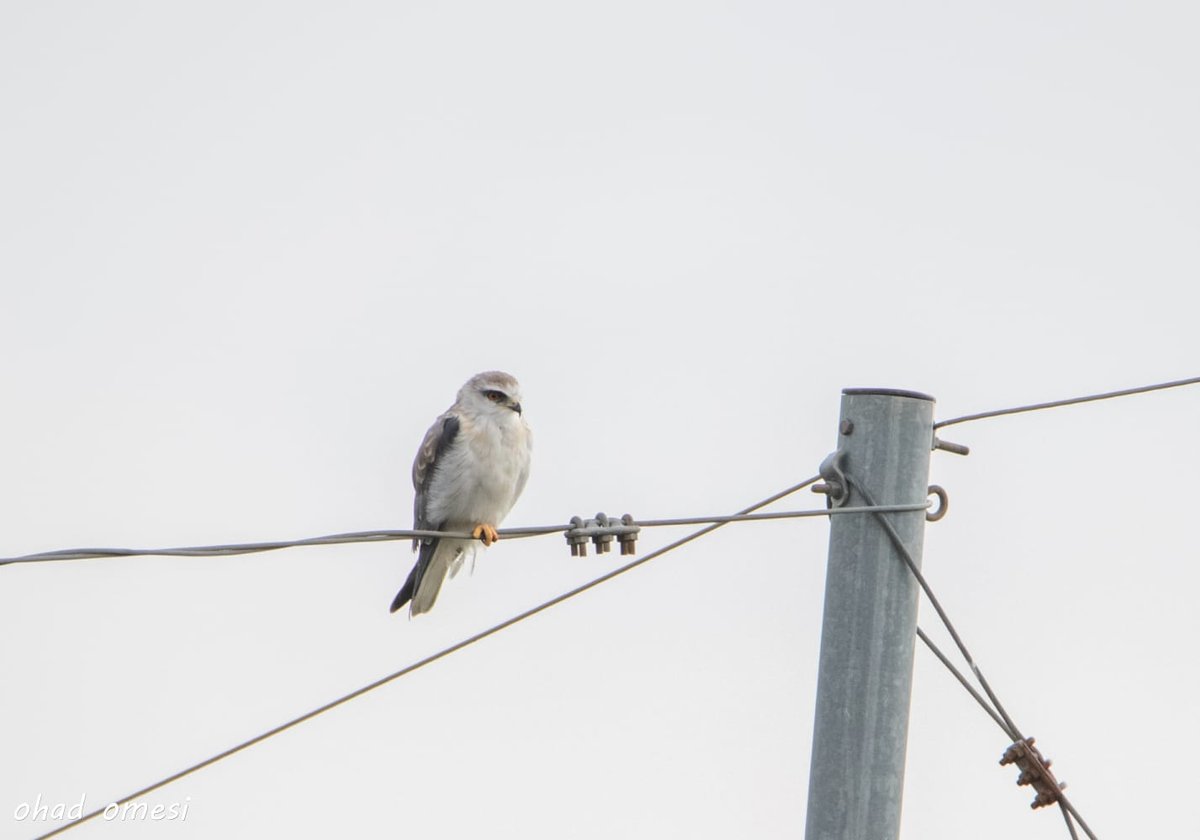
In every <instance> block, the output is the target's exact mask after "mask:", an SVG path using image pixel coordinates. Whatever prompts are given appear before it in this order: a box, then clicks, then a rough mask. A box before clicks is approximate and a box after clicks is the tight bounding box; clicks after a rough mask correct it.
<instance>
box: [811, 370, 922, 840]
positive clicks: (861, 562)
mask: <svg viewBox="0 0 1200 840" xmlns="http://www.w3.org/2000/svg"><path fill="white" fill-rule="evenodd" d="M932 443H933V398H932V397H929V396H926V395H925V394H918V393H914V392H912V391H895V390H889V389H879V388H848V389H846V390H844V391H843V392H842V415H841V421H840V424H839V434H838V453H837V454H835V456H833V458H836V463H837V466H838V467H840V468H841V470H843V471H844V473H845V475H846V476H847V477H848V478H849V482H848V483H850V484H851V485H853V484H854V483H857V486H858V487H865V488H866V490H867V492H868V493H869V494H870V496H871V498H872V500H873V501H874V503H875V504H879V505H896V504H916V503H920V502H923V501H924V500H925V498H926V495H927V490H928V482H929V453H930V448H931V446H932ZM831 460H832V459H831ZM827 479H829V477H828V476H827ZM829 484H830V485H831V486H830V489H831V490H832V491H833V492H834V494H836V493H837V491H838V489H839V488H838V487H837V486H836V485H837V482H836V481H834V480H830V481H829ZM842 489H843V490H844V492H845V493H848V496H845V495H844V496H842V497H841V499H839V503H847V504H850V505H866V504H867V501H866V499H865V498H864V497H863V494H862V493H860V492H859V491H858V489H857V487H854V486H850V487H844V488H842ZM882 515H883V516H887V517H889V518H890V521H891V522H892V524H893V525H894V526H895V528H896V530H897V531H898V532H899V534H900V536H901V537H902V538H903V540H904V543H905V545H907V546H908V549H909V551H911V552H912V555H913V559H914V560H916V562H917V563H918V564H919V563H920V562H921V544H922V540H923V538H924V536H925V513H924V512H923V511H913V512H911V513H910V512H901V513H885V514H882ZM829 518H830V520H831V524H830V536H829V566H828V571H827V573H826V580H825V617H824V621H823V624H822V628H821V659H820V666H819V669H818V675H817V707H816V725H815V728H814V732H813V747H812V770H811V776H810V778H809V785H808V817H807V822H806V825H805V833H804V836H805V840H896V838H897V837H898V836H899V832H900V799H901V794H902V792H903V789H904V753H905V748H906V746H907V742H908V707H909V701H910V699H911V691H912V667H913V645H914V643H915V631H916V626H917V594H918V591H919V590H918V587H917V582H916V580H914V579H913V576H912V573H911V572H910V571H909V569H908V567H907V566H906V565H905V564H904V560H903V559H902V558H901V557H900V555H899V554H898V553H897V551H896V548H895V546H893V545H892V543H891V541H890V540H889V539H888V536H887V533H886V532H885V531H884V529H883V526H882V525H881V524H880V523H879V522H877V521H876V519H875V514H869V513H867V514H849V515H846V516H831V517H829Z"/></svg>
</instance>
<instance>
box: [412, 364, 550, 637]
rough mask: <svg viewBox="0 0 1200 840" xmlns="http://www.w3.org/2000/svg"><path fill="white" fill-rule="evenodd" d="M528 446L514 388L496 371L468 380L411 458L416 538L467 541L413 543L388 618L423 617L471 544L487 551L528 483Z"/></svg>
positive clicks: (526, 428)
mask: <svg viewBox="0 0 1200 840" xmlns="http://www.w3.org/2000/svg"><path fill="white" fill-rule="evenodd" d="M532 445H533V436H532V434H531V432H530V431H529V424H528V423H526V422H525V417H524V415H523V414H522V413H521V386H520V385H519V384H518V383H517V380H516V379H514V378H513V377H512V376H510V375H509V374H507V373H501V372H500V371H496V370H492V371H487V372H486V373H478V374H476V375H475V376H472V377H471V378H470V379H468V380H467V384H466V385H463V386H462V388H461V389H460V390H459V392H458V399H456V400H455V401H454V405H452V406H450V408H449V409H448V410H447V411H446V413H445V414H443V415H442V416H441V417H439V418H438V419H437V420H435V421H434V423H433V426H431V427H430V429H429V431H428V432H426V433H425V439H424V440H423V441H421V448H420V449H418V450H417V458H416V460H415V461H414V462H413V469H412V477H413V487H414V488H415V489H416V491H417V495H416V500H415V502H414V504H413V518H414V519H415V520H416V525H415V526H414V527H415V529H416V530H419V531H425V530H428V531H459V532H467V533H471V534H473V535H474V536H475V539H474V540H462V539H446V538H426V539H417V540H413V550H414V551H417V552H418V554H417V564H416V565H415V566H413V569H412V571H411V572H410V573H409V575H408V580H407V581H405V582H404V586H403V587H402V588H401V589H400V591H399V592H398V593H397V594H396V599H395V600H394V601H392V612H395V611H396V610H398V609H400V608H401V607H403V606H404V605H405V604H407V603H409V602H410V601H411V602H412V605H411V606H410V607H409V614H410V615H420V614H421V613H423V612H429V610H430V608H432V607H433V603H434V601H436V600H437V596H438V592H439V591H440V590H441V588H442V581H444V580H445V579H446V575H447V574H449V575H450V576H451V577H453V576H454V575H455V574H457V573H458V570H459V568H460V567H461V566H462V563H463V560H465V559H466V557H467V556H468V555H471V556H474V552H475V550H476V547H477V545H478V543H477V542H476V541H475V540H481V541H482V542H483V544H484V545H485V546H489V545H491V544H492V543H493V542H495V541H496V540H497V539H499V535H498V534H497V533H496V526H497V525H499V524H500V522H501V521H502V520H503V519H504V517H505V516H507V515H508V512H509V511H510V510H512V506H513V505H514V504H515V503H516V501H517V497H518V496H520V495H521V491H522V490H523V489H525V480H526V479H527V478H529V456H530V450H531V448H532Z"/></svg>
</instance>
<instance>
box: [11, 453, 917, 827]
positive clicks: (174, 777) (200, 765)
mask: <svg viewBox="0 0 1200 840" xmlns="http://www.w3.org/2000/svg"><path fill="white" fill-rule="evenodd" d="M818 480H820V476H813V477H812V478H810V479H807V480H806V481H802V482H800V483H799V484H796V485H793V486H791V487H789V488H787V489H786V490H781V491H780V492H778V493H776V494H774V495H772V496H768V497H767V498H766V499H763V500H762V501H761V502H757V503H755V504H753V505H750V506H749V507H747V508H744V509H742V510H740V511H738V512H737V513H736V514H734V516H732V517H723V518H724V519H725V520H726V521H721V522H713V523H712V524H710V525H708V526H706V527H704V528H701V529H700V530H698V531H693V532H692V533H690V534H688V535H687V536H684V537H681V538H680V539H677V540H675V542H673V543H668V544H667V545H665V546H663V547H662V548H658V549H655V550H654V551H651V552H650V553H649V554H646V555H643V556H642V557H639V558H638V559H636V560H634V561H632V562H630V563H626V564H625V565H624V566H620V567H619V568H616V569H613V570H612V571H611V572H607V573H605V574H603V575H601V576H600V577H598V578H594V579H593V580H590V581H588V582H587V583H585V584H583V585H581V586H577V587H575V588H574V589H572V590H570V591H569V592H564V593H563V594H561V595H558V596H556V597H554V598H551V599H550V600H549V601H545V602H543V603H541V604H539V605H538V606H536V607H533V608H532V609H528V610H526V611H525V612H523V613H520V614H518V615H515V616H513V617H512V618H509V619H507V620H505V621H502V622H500V623H499V624H496V625H493V626H492V627H489V628H488V629H487V630H483V631H481V632H479V633H476V634H475V635H474V636H470V637H468V638H466V639H463V640H462V641H460V642H456V643H455V644H453V645H451V646H450V647H447V648H443V649H442V650H440V651H438V652H437V653H434V654H432V655H430V656H427V657H425V658H424V659H421V660H419V661H418V662H414V663H413V664H411V665H407V666H405V667H404V668H401V669H400V670H399V671H395V672H394V673H391V674H389V675H387V676H386V677H382V678H380V679H378V680H376V681H375V682H373V683H370V684H368V685H365V686H363V687H362V688H359V689H356V690H355V691H352V692H350V693H349V694H345V695H342V696H341V697H339V698H337V699H336V700H332V701H330V702H328V703H326V704H325V705H323V706H320V707H318V708H316V709H313V710H312V711H310V712H305V713H304V714H302V715H300V716H299V717H295V718H292V719H291V720H289V721H287V722H286V723H282V724H280V725H279V726H276V727H274V728H272V729H268V730H267V731H266V732H263V733H261V734H259V735H255V736H254V737H253V738H250V739H249V740H246V741H243V742H241V743H240V744H237V745H236V746H233V747H230V748H229V749H227V750H224V751H222V752H220V753H217V754H216V755H214V756H211V757H209V758H206V759H204V760H203V761H200V762H197V763H195V764H193V765H191V766H189V767H186V768H184V769H183V770H180V771H179V772H177V773H172V774H171V775H170V776H167V777H165V778H162V779H160V780H158V781H157V782H154V783H153V784H150V785H147V786H146V787H144V788H141V789H140V790H137V791H134V792H133V793H130V794H128V795H126V796H123V797H121V798H120V799H117V800H113V801H112V802H109V803H106V804H105V808H107V807H111V806H112V805H118V806H119V805H123V804H125V803H126V802H131V801H133V800H135V799H138V798H140V797H142V796H145V795H146V794H148V793H153V792H154V791H156V790H158V789H159V788H162V787H165V786H167V785H169V784H171V783H172V782H175V781H178V780H179V779H182V778H183V777H184V776H188V775H191V774H192V773H195V772H196V771H197V770H202V769H204V768H205V767H208V766H209V765H212V764H216V763H217V762H218V761H221V760H222V759H226V758H229V757H230V756H232V755H235V754H236V753H239V752H241V751H242V750H245V749H248V748H249V747H252V746H254V745H255V744H259V743H261V742H263V741H265V740H267V739H268V738H271V737H272V736H275V735H278V734H280V733H281V732H285V731H287V730H288V729H291V728H292V727H294V726H298V725H299V724H301V723H304V722H305V721H308V720H312V719H313V718H315V717H316V716H317V715H320V714H323V713H325V712H328V711H330V710H332V709H335V708H337V707H338V706H341V705H342V704H343V703H348V702H350V701H351V700H353V699H355V698H357V697H361V696H362V695H364V694H366V693H367V692H369V691H373V690H375V689H377V688H379V687H381V686H384V685H387V684H388V683H390V682H392V681H393V680H397V679H399V678H400V677H403V676H405V675H406V674H411V673H412V672H413V671H416V670H418V669H420V668H423V667H425V666H426V665H429V664H431V663H433V662H436V661H437V660H439V659H442V658H444V657H446V656H449V655H450V654H452V653H454V652H456V651H459V650H462V649H463V648H466V647H470V646H471V645H473V644H475V643H476V642H479V641H482V640H483V639H486V638H488V637H489V636H493V635H495V634H496V633H499V632H500V631H501V630H504V629H506V628H508V627H511V626H513V625H514V624H517V623H519V622H521V621H524V620H525V619H527V618H530V617H532V616H534V615H537V614H538V613H540V612H543V611H544V610H547V609H549V608H550V607H553V606H556V605H557V604H561V603H562V602H563V601H566V600H568V599H570V598H574V597H575V596H576V595H580V594H582V593H584V592H586V591H588V590H589V589H592V588H593V587H596V586H599V585H600V584H601V583H605V582H606V581H609V580H612V579H613V578H615V577H617V576H618V575H622V574H624V573H625V572H628V571H630V570H631V569H635V568H637V567H638V566H641V565H642V564H644V563H648V562H650V561H651V560H653V559H654V558H656V557H661V556H662V555H663V554H666V553H667V552H668V551H672V550H674V549H676V548H679V547H680V546H682V545H685V544H687V543H689V542H691V541H692V540H694V539H697V538H699V537H702V536H704V535H705V534H709V533H711V532H713V531H715V530H717V529H718V528H720V527H722V526H723V525H725V524H726V522H727V521H736V517H741V516H747V515H749V514H751V513H753V512H754V511H756V510H758V509H759V508H763V507H766V506H767V505H769V504H771V503H773V502H777V501H779V500H780V499H782V498H784V497H785V496H789V495H791V494H792V493H795V492H797V491H798V490H803V489H804V488H805V487H808V486H810V485H812V484H815V483H816V482H817V481H818ZM920 507H921V506H917V509H920ZM908 508H909V509H913V506H911V505H910V506H908ZM823 512H827V511H823ZM105 808H97V809H96V810H93V811H89V812H88V813H86V814H84V815H82V816H80V817H78V818H76V819H74V820H72V821H70V822H68V823H65V824H64V825H61V826H59V827H58V828H55V829H54V830H53V831H48V832H46V833H45V834H40V835H38V836H37V837H36V838H34V840H46V838H49V837H54V836H56V835H58V834H61V833H63V832H64V831H66V830H68V829H70V828H74V827H75V826H77V825H80V824H82V823H85V822H87V821H89V820H92V819H95V818H96V817H97V816H99V815H100V814H102V813H104V810H105Z"/></svg>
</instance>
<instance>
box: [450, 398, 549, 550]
mask: <svg viewBox="0 0 1200 840" xmlns="http://www.w3.org/2000/svg"><path fill="white" fill-rule="evenodd" d="M460 424H461V425H460V428H459V432H458V436H457V437H456V438H455V440H454V443H453V444H452V445H451V446H450V447H449V449H448V450H447V451H446V452H444V453H442V455H441V457H439V458H438V464H437V468H436V470H435V472H434V475H433V477H432V481H431V484H430V488H429V502H428V508H427V510H428V514H429V519H430V521H432V522H444V523H446V528H447V530H456V529H459V528H467V527H473V526H475V525H478V524H480V523H488V524H491V525H496V524H498V523H500V522H501V520H503V519H504V517H505V516H507V515H508V512H509V511H510V510H512V506H513V505H514V504H515V503H516V501H517V496H518V495H519V494H520V491H521V488H522V487H523V485H524V481H525V476H526V475H528V472H529V458H530V444H531V435H530V433H529V428H528V426H527V425H526V424H525V421H524V419H523V418H522V417H521V416H520V415H518V414H516V413H513V414H512V416H511V417H504V418H502V420H500V421H497V420H495V419H492V418H489V417H484V418H473V417H470V416H463V417H461V418H460Z"/></svg>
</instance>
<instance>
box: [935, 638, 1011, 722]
mask: <svg viewBox="0 0 1200 840" xmlns="http://www.w3.org/2000/svg"><path fill="white" fill-rule="evenodd" d="M917 638H918V639H920V640H921V641H922V642H924V643H925V647H927V648H929V649H930V650H931V651H932V652H933V655H934V656H936V657H937V658H938V659H939V660H940V661H941V663H942V664H943V665H945V666H946V669H947V670H948V671H949V672H950V673H951V674H953V675H954V678H955V679H956V680H958V682H959V684H960V685H961V686H962V687H963V688H965V689H966V690H967V691H969V692H970V693H971V696H972V697H974V698H975V702H976V703H978V704H979V706H980V708H982V709H983V710H984V711H985V712H987V713H988V717H990V718H991V719H992V720H994V721H996V725H997V726H999V727H1000V729H1001V730H1003V732H1004V734H1005V735H1008V734H1009V732H1008V726H1007V725H1006V724H1005V723H1004V719H1003V718H1001V717H1000V715H998V714H996V710H995V709H993V708H992V707H991V706H990V705H989V704H988V701H987V700H986V699H985V698H984V696H983V695H982V694H980V693H979V692H978V691H976V690H975V686H973V685H971V683H970V682H969V681H968V680H967V678H966V677H964V676H963V673H962V671H960V670H958V668H956V667H954V663H953V662H951V661H950V660H949V659H948V658H947V657H946V654H944V653H942V651H941V649H940V648H939V647H938V646H937V645H935V644H934V643H933V640H932V639H930V638H929V637H928V636H927V635H925V631H924V630H922V629H921V628H920V627H918V628H917Z"/></svg>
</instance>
